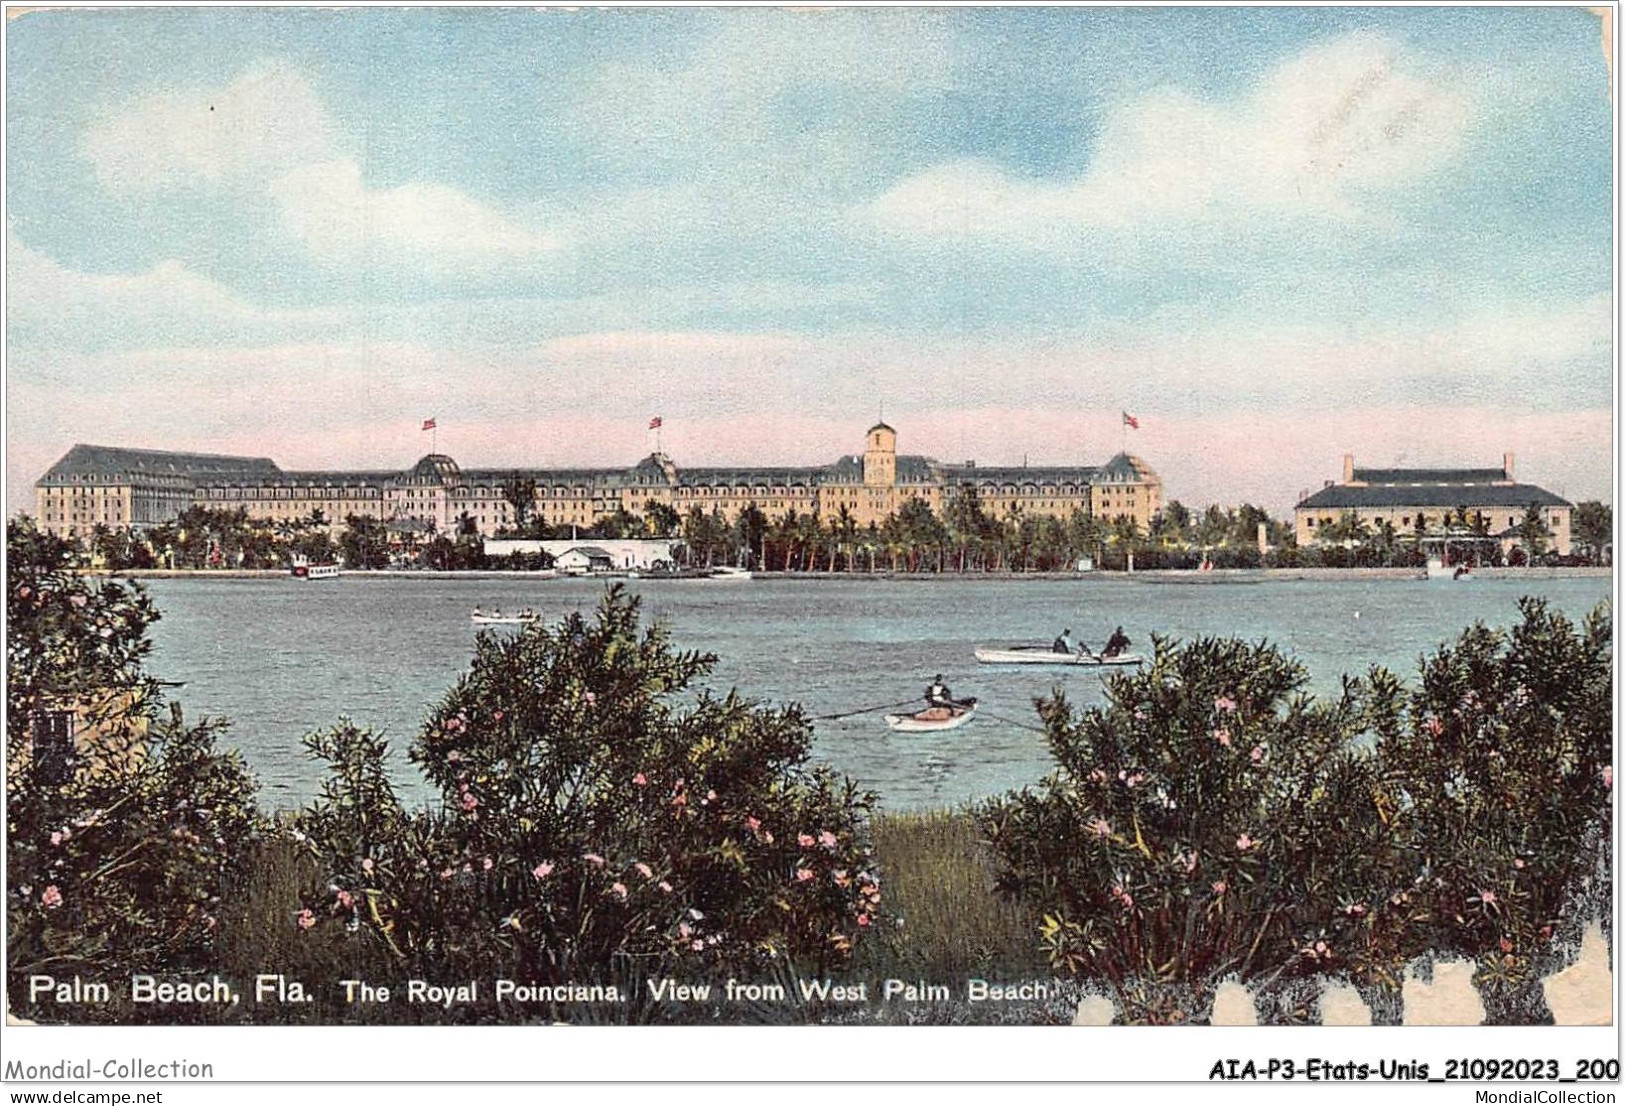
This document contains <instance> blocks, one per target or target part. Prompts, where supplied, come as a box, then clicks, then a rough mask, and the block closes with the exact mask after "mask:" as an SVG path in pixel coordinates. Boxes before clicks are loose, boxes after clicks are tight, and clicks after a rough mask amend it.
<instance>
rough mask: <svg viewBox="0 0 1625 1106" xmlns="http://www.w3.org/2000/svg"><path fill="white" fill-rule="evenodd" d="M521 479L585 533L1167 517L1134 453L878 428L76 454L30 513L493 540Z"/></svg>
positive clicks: (84, 523)
mask: <svg viewBox="0 0 1625 1106" xmlns="http://www.w3.org/2000/svg"><path fill="white" fill-rule="evenodd" d="M516 472H517V474H518V475H520V476H522V477H529V478H530V479H532V480H534V481H535V482H536V506H535V515H536V517H539V518H541V519H542V520H544V521H546V522H548V523H550V524H553V525H555V526H557V525H565V526H568V525H572V524H573V525H579V526H583V527H586V526H590V525H592V524H593V523H594V522H596V521H597V520H599V519H601V518H604V517H606V516H609V515H612V514H614V513H615V512H616V511H617V510H622V509H624V510H626V511H630V512H634V513H641V512H642V511H644V510H645V508H646V506H647V504H648V503H649V502H650V501H651V500H653V501H655V502H657V503H663V504H666V505H667V506H670V507H672V508H673V509H675V510H676V511H677V512H678V514H680V515H687V514H688V513H689V511H690V509H691V508H694V507H699V508H701V509H702V510H704V511H705V512H706V513H708V514H709V513H710V512H711V511H712V510H713V509H715V510H718V511H721V512H722V513H723V515H725V516H726V517H727V518H729V519H730V520H732V519H734V518H736V517H738V515H739V512H740V511H741V510H743V509H744V508H745V506H746V505H747V504H752V503H754V504H755V505H756V507H757V508H758V509H759V510H761V511H762V512H763V513H764V514H765V515H767V517H768V518H770V519H772V518H779V517H782V516H784V515H786V514H788V513H789V512H790V511H792V510H794V511H795V512H796V513H797V514H801V515H805V514H812V513H815V512H816V513H817V514H818V515H820V516H821V517H822V518H823V519H825V520H826V521H828V520H832V519H835V518H839V517H841V512H842V510H843V509H844V510H845V511H846V512H847V516H848V517H850V518H851V519H852V520H853V521H854V522H855V523H856V524H857V525H858V526H864V527H866V526H868V525H869V524H870V523H878V522H881V521H882V520H884V519H885V518H886V516H887V515H889V514H892V513H893V512H895V511H897V510H898V509H899V508H901V507H902V506H903V504H904V503H906V502H908V501H909V500H911V499H915V500H923V501H924V502H925V503H926V505H927V506H929V507H930V508H931V509H932V510H933V511H936V512H938V513H939V514H940V513H941V512H942V511H943V509H944V507H945V506H946V505H947V504H948V503H949V502H950V501H951V498H952V496H953V495H954V494H955V493H956V492H957V491H958V490H959V489H966V488H974V489H975V490H976V493H977V495H978V498H979V500H980V502H981V505H982V509H983V510H984V511H985V512H987V513H988V514H990V515H993V516H995V517H998V518H1004V517H1007V516H1009V515H1010V514H1012V513H1014V512H1017V511H1019V512H1020V513H1021V514H1023V515H1027V516H1045V515H1047V516H1054V517H1067V516H1070V515H1071V514H1072V513H1073V512H1074V511H1076V510H1078V509H1080V508H1081V509H1083V510H1084V511H1085V512H1087V513H1089V514H1091V515H1093V516H1094V517H1096V518H1100V519H1103V520H1115V519H1119V518H1129V519H1133V520H1134V521H1135V522H1136V523H1138V524H1139V525H1140V527H1141V528H1142V529H1143V528H1145V527H1147V526H1149V525H1150V522H1151V517H1152V516H1153V515H1154V514H1156V512H1157V511H1158V510H1159V509H1160V508H1161V506H1162V482H1161V480H1159V479H1158V477H1157V474H1156V473H1155V472H1153V471H1151V469H1150V468H1149V467H1148V466H1147V465H1146V464H1145V462H1144V461H1142V460H1140V459H1139V458H1138V457H1134V456H1131V455H1129V454H1127V453H1119V454H1118V455H1117V456H1115V457H1113V458H1112V459H1111V460H1110V461H1107V462H1106V463H1105V464H1104V465H1099V466H1077V467H1033V468H1028V467H1026V466H1022V467H1019V468H1017V467H997V468H993V467H982V466H978V465H977V464H976V463H975V462H972V461H966V462H964V463H962V464H945V463H942V462H939V461H935V460H932V459H931V458H929V457H921V456H917V455H913V454H899V453H898V452H897V431H895V430H893V429H892V428H891V427H890V426H887V425H886V424H885V423H883V422H882V423H877V424H875V425H874V426H872V427H870V428H869V431H868V434H867V437H866V441H865V444H864V451H863V452H862V453H861V454H851V455H848V456H845V457H842V458H840V459H839V460H837V461H836V462H835V463H834V464H830V465H822V466H815V467H810V468H784V467H773V468H689V469H679V468H678V467H677V465H676V464H674V463H673V461H672V459H671V458H670V457H668V456H666V455H665V454H664V453H653V454H650V455H649V456H648V457H645V458H644V459H643V460H641V461H639V462H638V463H637V464H636V465H634V466H632V467H631V468H606V469H586V468H581V469H529V470H525V469H520V470H515V469H506V468H504V469H463V468H459V467H458V465H457V463H456V462H455V461H453V460H452V459H451V458H450V457H447V456H445V455H444V454H439V453H431V454H429V455H428V456H426V457H424V458H423V459H422V460H420V461H419V462H418V463H417V464H416V465H414V466H412V468H410V469H408V470H406V471H405V472H285V471H283V470H282V469H280V468H278V467H277V465H276V463H275V462H274V461H272V460H270V459H269V458H266V457H228V456H220V455H215V454H205V453H171V452H167V451H157V450H143V449H119V448H112V447H107V446H92V445H76V446H74V447H73V448H72V449H70V450H69V451H68V452H67V454H66V455H64V456H63V458H62V459H61V460H60V461H58V462H57V463H56V464H54V465H52V466H51V469H50V471H48V472H47V473H46V474H45V475H44V476H42V477H41V478H40V479H39V481H38V482H37V483H36V484H35V491H34V495H35V511H36V517H37V518H38V521H39V525H40V526H41V527H42V528H43V529H45V530H48V531H50V532H52V533H55V534H60V535H63V536H73V535H78V534H84V533H87V532H89V531H90V530H91V529H92V528H93V527H95V526H97V525H105V526H109V527H112V528H115V529H121V528H124V527H131V528H134V529H137V530H141V529H146V528H148V527H152V526H156V525H159V524H161V523H164V522H168V521H171V520H173V519H175V518H176V517H178V516H179V515H180V513H181V512H182V511H184V510H185V509H187V508H188V507H191V506H193V505H199V506H203V507H210V508H229V509H236V508H239V507H241V508H243V509H244V510H246V511H247V513H248V515H249V517H251V518H256V519H263V520H266V521H269V522H273V523H275V522H292V521H294V520H296V519H304V518H309V517H310V515H311V513H312V512H313V511H320V512H322V515H323V516H324V517H325V518H326V519H327V521H328V524H329V526H331V527H332V528H333V529H334V530H335V531H337V530H339V529H341V528H342V527H343V525H344V519H345V518H346V517H347V516H350V515H360V516H368V517H372V518H376V519H380V520H382V521H384V522H387V523H400V524H404V525H408V526H418V527H424V528H427V527H428V526H431V525H432V526H433V528H434V529H435V530H437V531H439V532H442V533H452V532H455V530H456V527H457V525H458V521H459V520H460V519H461V518H462V517H463V516H464V515H467V516H468V517H469V518H471V519H472V520H473V521H474V524H475V525H476V526H477V527H478V528H479V531H480V533H481V534H483V535H486V536H490V535H492V534H494V533H495V532H496V531H497V530H498V529H499V528H502V527H505V526H508V525H510V524H511V522H512V508H511V507H510V505H509V503H508V501H507V499H506V497H505V496H504V494H503V485H504V483H505V482H507V481H509V480H510V478H511V477H513V476H514V475H515V474H516Z"/></svg>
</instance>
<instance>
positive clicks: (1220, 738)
mask: <svg viewBox="0 0 1625 1106" xmlns="http://www.w3.org/2000/svg"><path fill="white" fill-rule="evenodd" d="M1213 740H1214V741H1217V742H1218V743H1219V744H1220V745H1223V746H1224V747H1225V748H1226V749H1228V748H1229V747H1230V731H1229V730H1227V729H1225V728H1224V727H1222V726H1221V727H1220V728H1219V729H1216V730H1214V731H1213Z"/></svg>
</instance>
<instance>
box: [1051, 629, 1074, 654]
mask: <svg viewBox="0 0 1625 1106" xmlns="http://www.w3.org/2000/svg"><path fill="white" fill-rule="evenodd" d="M1050 652H1052V653H1070V652H1072V631H1071V630H1062V631H1061V636H1060V637H1058V638H1056V639H1055V643H1054V644H1053V645H1051V646H1050Z"/></svg>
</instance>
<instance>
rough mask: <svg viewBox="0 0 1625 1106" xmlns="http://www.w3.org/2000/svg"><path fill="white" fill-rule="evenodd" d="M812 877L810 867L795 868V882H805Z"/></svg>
mask: <svg viewBox="0 0 1625 1106" xmlns="http://www.w3.org/2000/svg"><path fill="white" fill-rule="evenodd" d="M812 878H813V870H812V869H811V868H797V869H796V882H797V883H806V882H807V881H808V880H809V879H812Z"/></svg>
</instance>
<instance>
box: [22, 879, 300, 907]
mask: <svg viewBox="0 0 1625 1106" xmlns="http://www.w3.org/2000/svg"><path fill="white" fill-rule="evenodd" d="M39 902H40V905H41V906H43V907H44V908H45V909H47V910H55V909H56V908H57V907H59V906H61V905H62V892H61V890H60V889H58V887H57V885H56V884H54V883H53V884H51V885H50V886H49V887H47V888H46V889H45V892H44V894H42V895H40V897H39ZM305 913H306V914H309V913H310V911H308V910H307V911H305Z"/></svg>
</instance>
